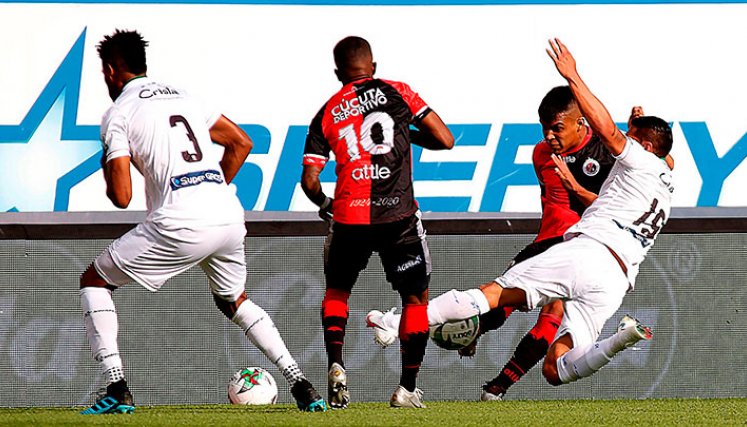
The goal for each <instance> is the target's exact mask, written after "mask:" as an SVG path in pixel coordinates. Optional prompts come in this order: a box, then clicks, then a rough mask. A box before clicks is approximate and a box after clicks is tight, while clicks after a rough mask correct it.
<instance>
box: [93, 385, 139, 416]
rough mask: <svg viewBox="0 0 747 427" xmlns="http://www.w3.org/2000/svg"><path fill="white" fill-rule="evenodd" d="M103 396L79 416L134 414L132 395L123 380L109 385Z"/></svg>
mask: <svg viewBox="0 0 747 427" xmlns="http://www.w3.org/2000/svg"><path fill="white" fill-rule="evenodd" d="M102 391H103V389H102ZM103 394H104V396H103V397H101V398H99V399H98V400H97V401H96V403H94V404H93V406H91V407H90V408H88V409H86V410H85V411H82V412H81V414H83V415H99V414H131V413H133V412H135V404H134V403H133V400H132V393H130V390H129V389H128V388H127V383H125V382H124V380H122V381H118V382H116V383H112V384H109V386H107V387H106V391H105V392H104V393H103Z"/></svg>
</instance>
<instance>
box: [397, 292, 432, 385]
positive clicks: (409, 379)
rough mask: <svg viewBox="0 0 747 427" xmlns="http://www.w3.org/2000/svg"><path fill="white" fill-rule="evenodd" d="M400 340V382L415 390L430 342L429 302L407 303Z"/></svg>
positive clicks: (404, 309) (401, 325) (401, 321)
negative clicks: (426, 347) (426, 348)
mask: <svg viewBox="0 0 747 427" xmlns="http://www.w3.org/2000/svg"><path fill="white" fill-rule="evenodd" d="M399 340H400V349H401V351H402V375H401V376H400V379H399V384H400V385H401V386H402V387H404V388H405V389H407V390H408V391H413V390H415V384H416V380H417V376H418V372H419V371H420V364H421V363H423V356H425V346H426V345H427V344H428V304H405V306H404V307H403V308H402V318H401V319H400V322H399Z"/></svg>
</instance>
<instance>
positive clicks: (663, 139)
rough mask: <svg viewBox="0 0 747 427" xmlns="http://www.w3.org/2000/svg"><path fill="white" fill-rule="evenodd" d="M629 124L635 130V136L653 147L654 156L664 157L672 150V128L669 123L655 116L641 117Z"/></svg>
mask: <svg viewBox="0 0 747 427" xmlns="http://www.w3.org/2000/svg"><path fill="white" fill-rule="evenodd" d="M630 124H631V125H632V126H634V127H635V128H636V135H637V136H639V137H640V138H641V139H645V140H646V141H649V142H650V143H651V144H652V145H653V146H654V154H656V155H657V156H659V157H664V156H666V155H667V154H669V151H671V150H672V128H671V127H670V126H669V123H667V122H666V121H664V120H662V119H660V118H658V117H656V116H641V117H636V118H635V119H633V120H632V121H631V122H630Z"/></svg>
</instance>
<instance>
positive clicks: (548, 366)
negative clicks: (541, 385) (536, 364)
mask: <svg viewBox="0 0 747 427" xmlns="http://www.w3.org/2000/svg"><path fill="white" fill-rule="evenodd" d="M542 376H544V377H545V379H546V380H547V382H548V384H550V385H552V386H559V385H561V384H563V382H562V381H560V376H559V375H558V364H557V360H556V359H555V358H554V357H551V356H550V355H547V356H546V357H545V361H544V363H543V364H542Z"/></svg>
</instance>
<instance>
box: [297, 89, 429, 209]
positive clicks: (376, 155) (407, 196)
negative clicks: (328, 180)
mask: <svg viewBox="0 0 747 427" xmlns="http://www.w3.org/2000/svg"><path fill="white" fill-rule="evenodd" d="M428 111H430V110H429V109H428V106H427V105H426V103H425V102H424V101H423V100H422V99H421V98H420V96H418V94H417V93H415V92H414V91H413V90H412V89H410V87H409V86H408V85H407V84H405V83H401V82H395V81H388V80H381V79H374V78H364V79H360V80H356V81H354V82H351V83H348V84H346V85H345V86H343V87H342V89H340V91H339V92H337V93H336V94H335V95H333V96H332V97H331V98H330V99H329V101H327V102H326V103H325V104H324V106H323V107H322V108H321V109H320V110H319V112H318V113H317V115H316V116H315V117H314V119H313V120H312V122H311V125H310V126H309V133H308V135H307V137H306V146H305V148H304V157H303V164H304V165H317V166H322V167H323V166H324V165H325V164H326V163H327V160H329V155H330V151H332V152H333V153H334V154H335V160H336V162H337V167H336V170H335V172H336V173H337V186H336V188H335V197H334V199H335V200H334V204H333V206H332V210H333V215H334V220H335V221H336V222H340V223H342V224H381V223H388V222H393V221H397V220H400V219H403V218H405V217H407V216H409V215H412V214H413V213H414V212H415V211H416V210H417V209H418V205H417V202H416V201H415V197H414V194H413V188H412V159H411V152H410V128H409V127H410V124H411V123H413V122H414V120H415V118H416V117H420V116H421V115H424V114H427V112H428Z"/></svg>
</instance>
